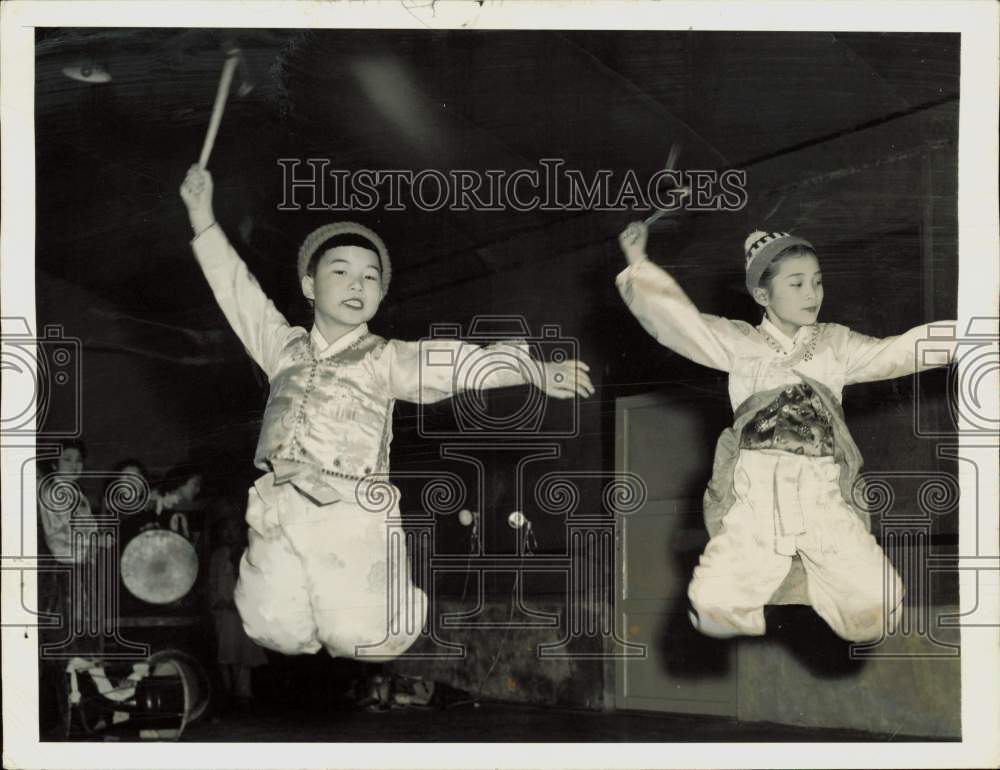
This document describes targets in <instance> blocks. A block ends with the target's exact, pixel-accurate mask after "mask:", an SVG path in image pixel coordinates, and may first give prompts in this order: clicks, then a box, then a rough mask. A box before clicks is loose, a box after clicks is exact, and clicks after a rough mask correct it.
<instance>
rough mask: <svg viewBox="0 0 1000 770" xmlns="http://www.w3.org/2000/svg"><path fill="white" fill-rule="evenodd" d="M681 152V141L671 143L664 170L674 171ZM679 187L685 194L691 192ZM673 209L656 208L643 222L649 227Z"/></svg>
mask: <svg viewBox="0 0 1000 770" xmlns="http://www.w3.org/2000/svg"><path fill="white" fill-rule="evenodd" d="M680 154H681V146H680V144H679V143H677V142H674V143H673V144H672V145H670V152H669V153H668V154H667V165H666V166H664V167H663V170H664V171H673V170H674V169H675V168H676V167H677V159H678V158H679V157H680ZM679 189H680V190H681V192H682V194H685V195H687V194H688V193H689V192H690V191H689V190H687V188H683V187H682V188H679ZM671 211H672V209H656V210H655V211H653V213H652V214H650V215H649V216H648V217H646V218H645V219H644V220H643V224H645V225H646V226H647V227H649V225H651V224H653V222H655V221H656V220H657V219H659V218H660V217H663V216H665V215H667V214H669V213H670V212H671Z"/></svg>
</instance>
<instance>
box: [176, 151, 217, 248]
mask: <svg viewBox="0 0 1000 770" xmlns="http://www.w3.org/2000/svg"><path fill="white" fill-rule="evenodd" d="M181 200H182V201H184V205H185V206H187V210H188V217H189V218H190V219H191V228H192V229H193V230H194V232H195V234H198V233H200V232H201V231H202V230H204V229H206V228H208V227H211V226H212V225H213V224H214V223H215V214H214V213H213V212H212V175H211V174H210V173H208V171H206V170H205V169H203V168H202V167H201V166H199V165H197V164H195V165H193V166H191V168H189V169H188V172H187V176H185V177H184V182H183V184H181Z"/></svg>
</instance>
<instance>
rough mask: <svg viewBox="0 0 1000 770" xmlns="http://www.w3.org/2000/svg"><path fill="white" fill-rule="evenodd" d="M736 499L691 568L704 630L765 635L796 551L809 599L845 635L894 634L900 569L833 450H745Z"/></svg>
mask: <svg viewBox="0 0 1000 770" xmlns="http://www.w3.org/2000/svg"><path fill="white" fill-rule="evenodd" d="M734 474H735V475H734V479H733V482H734V492H735V494H736V502H735V503H734V504H733V506H732V508H730V509H729V512H728V513H727V514H726V516H725V517H724V518H723V520H722V530H721V531H720V532H719V533H718V534H717V535H716V536H715V537H713V538H712V539H711V540H710V541H709V543H708V545H707V546H706V547H705V551H704V553H702V555H701V558H700V560H699V563H698V566H697V567H695V569H694V575H693V578H692V580H691V584H690V585H689V587H688V598H689V599H690V600H691V604H692V606H693V607H694V610H695V612H696V613H697V617H692V622H693V623H694V624H695V626H696V627H697V628H698V630H699V631H701V632H702V633H704V634H707V635H709V636H715V637H719V638H727V637H732V636H739V635H752V636H759V635H762V634H763V633H764V605H765V604H766V603H767V601H768V599H770V597H771V595H772V594H773V593H774V592H775V590H777V588H778V586H780V585H781V583H782V581H783V580H784V579H785V576H786V575H787V574H788V571H789V569H790V568H791V565H792V556H794V555H796V554H797V555H798V556H799V558H800V559H801V560H802V565H803V567H804V568H805V572H806V582H807V591H808V595H809V602H810V603H811V604H812V606H813V609H815V610H816V612H817V613H818V614H819V616H820V617H822V618H823V620H825V621H826V622H827V624H829V626H830V627H831V628H832V629H833V630H834V632H835V633H836V634H837V635H838V636H840V637H841V638H843V639H847V640H848V641H853V642H866V641H874V640H877V639H880V638H881V637H882V635H883V634H884V633H887V632H891V631H892V630H893V629H894V628H895V624H896V622H897V620H898V617H897V616H898V611H899V608H900V605H901V603H902V598H903V584H902V581H901V580H900V578H899V574H898V573H897V572H896V570H895V569H894V568H893V566H892V564H891V563H890V562H889V560H888V559H887V558H886V556H885V554H884V553H883V551H882V549H881V548H880V547H879V545H878V543H876V541H875V538H874V537H872V535H871V533H870V532H868V530H867V529H866V528H865V526H864V524H863V523H862V522H861V520H860V519H859V518H858V516H857V515H856V514H855V513H854V512H853V511H852V510H851V508H850V507H849V506H848V505H847V504H846V503H845V502H844V499H843V497H842V496H841V492H840V485H839V479H840V466H839V465H837V463H836V462H835V461H834V459H833V458H832V457H820V458H816V457H804V456H801V455H793V454H790V453H788V452H781V451H773V450H741V451H740V455H739V458H738V460H737V462H736V467H735V470H734Z"/></svg>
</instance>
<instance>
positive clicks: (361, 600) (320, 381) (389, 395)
mask: <svg viewBox="0 0 1000 770" xmlns="http://www.w3.org/2000/svg"><path fill="white" fill-rule="evenodd" d="M181 197H182V199H183V200H184V203H185V204H186V206H187V208H188V213H189V216H190V220H191V226H192V228H193V230H194V234H195V237H194V240H193V241H192V246H193V248H194V254H195V257H196V258H197V260H198V264H199V265H200V266H201V268H202V271H203V272H204V274H205V278H206V279H207V280H208V283H209V286H210V287H211V288H212V291H213V293H214V294H215V298H216V300H217V301H218V303H219V306H220V307H221V309H222V311H223V313H224V314H225V316H226V319H227V320H228V321H229V324H230V326H232V328H233V331H234V332H236V334H237V336H238V337H239V338H240V340H241V342H242V343H243V345H244V346H245V347H246V349H247V351H248V352H249V354H250V355H251V356H252V357H253V359H254V361H256V363H257V364H258V365H259V366H260V367H261V369H263V371H264V373H265V374H266V375H267V377H268V380H269V382H270V395H269V398H268V402H267V406H266V408H265V411H264V420H263V425H262V427H261V432H260V439H259V442H258V445H257V451H256V453H255V458H254V462H255V464H256V465H257V467H258V468H260V469H261V470H262V471H264V473H265V475H264V476H262V477H261V478H260V479H259V480H258V481H257V482H256V483H255V484H254V486H253V487H252V488H251V489H250V497H249V503H248V507H247V515H246V520H247V524H248V525H249V547H248V549H247V551H246V553H245V554H244V556H243V559H242V561H241V563H240V576H239V581H238V583H237V586H236V590H235V599H236V606H237V609H238V610H239V613H240V616H241V618H242V619H243V624H244V626H245V628H246V631H247V633H248V635H249V636H250V637H251V638H252V639H254V640H255V641H256V642H258V643H259V644H260V645H262V646H264V647H267V648H270V649H272V650H276V651H278V652H283V653H286V654H295V653H312V652H316V651H318V650H319V649H321V648H325V649H326V650H327V652H329V653H330V654H331V655H333V656H341V657H363V658H365V659H391V658H393V657H396V656H398V655H400V654H402V653H403V652H404V651H405V650H406V649H407V648H408V647H409V646H410V645H411V644H412V643H413V641H414V639H415V638H416V637H417V635H418V634H419V633H420V631H421V628H422V626H423V622H424V618H425V616H426V613H427V606H426V596H425V594H424V593H423V591H421V590H420V589H419V588H417V587H415V586H414V585H413V584H412V583H411V582H410V577H409V566H408V562H407V559H406V556H405V554H400V553H399V552H398V551H397V550H392V551H391V553H390V549H389V542H388V531H387V527H386V518H387V516H398V509H397V508H395V507H394V508H393V510H392V511H389V512H388V514H387V513H386V512H380V513H372V512H371V510H370V506H369V507H368V508H366V507H365V505H363V504H362V503H363V500H364V495H365V487H366V484H368V483H369V481H370V480H371V479H376V480H380V481H381V480H384V478H385V476H386V474H387V473H388V471H389V444H390V442H391V440H392V412H393V403H394V401H395V400H396V399H403V400H406V401H414V402H423V403H427V402H432V401H437V400H440V399H445V398H448V397H450V396H452V395H453V394H454V393H455V392H456V390H457V389H461V388H463V387H476V388H480V389H484V388H499V387H505V386H509V385H521V384H531V385H534V386H536V387H539V388H541V389H542V390H544V392H545V393H547V394H548V395H549V396H553V397H555V398H573V397H577V396H586V395H590V394H592V393H593V386H592V385H591V384H590V379H589V377H588V375H587V371H588V367H587V366H586V365H585V364H583V363H581V362H578V361H567V362H563V363H560V364H553V363H542V362H535V361H532V360H531V359H530V358H529V357H528V354H527V347H526V346H525V345H523V344H502V345H496V346H490V347H487V348H480V347H477V346H475V345H470V344H467V343H463V342H460V341H457V340H435V341H434V350H435V353H436V356H435V361H434V364H433V365H428V364H427V362H426V361H423V360H421V355H420V354H421V350H422V347H421V345H420V344H419V343H415V342H400V341H399V340H385V339H383V338H382V337H379V336H377V335H375V334H372V333H370V332H369V331H368V326H367V323H368V321H369V320H370V319H371V318H372V316H374V315H375V313H376V311H377V310H378V308H379V305H380V304H381V303H382V300H383V298H384V297H385V294H386V291H387V290H388V288H389V280H390V270H391V266H390V263H389V256H388V253H387V251H386V248H385V245H384V244H383V242H382V240H381V239H380V238H379V237H378V236H377V235H376V234H375V233H373V232H372V231H371V230H369V229H367V228H365V227H362V226H360V225H356V224H353V223H349V222H341V223H335V224H331V225H326V226H324V227H321V228H319V229H318V230H316V231H314V232H313V233H311V234H310V235H309V236H308V237H307V238H306V240H305V242H304V243H303V244H302V247H301V249H300V250H299V255H298V274H299V279H300V283H301V287H302V293H303V294H304V295H305V297H306V298H307V299H308V300H309V301H310V302H311V303H312V304H313V309H314V322H313V326H312V329H311V330H306V329H304V328H302V327H297V326H292V325H290V324H289V323H288V321H286V320H285V317H284V316H283V315H282V314H281V313H280V312H279V311H278V310H277V308H276V307H275V306H274V304H273V303H272V302H271V301H270V300H269V299H268V298H267V296H266V295H265V294H264V292H263V291H262V290H261V288H260V286H259V285H258V283H257V281H256V280H255V279H254V278H253V276H252V275H251V274H250V273H249V271H248V270H247V267H246V265H245V264H244V263H243V261H242V260H241V259H240V257H239V256H238V255H237V253H236V251H235V250H234V249H233V247H232V246H231V245H230V243H229V241H228V240H227V239H226V236H225V235H224V234H223V232H222V229H221V228H220V227H219V225H218V224H217V223H216V221H215V216H214V214H213V212H212V178H211V176H210V175H209V173H208V172H207V171H205V170H204V169H202V168H201V167H200V166H193V167H192V168H191V169H190V170H189V171H188V174H187V177H186V179H185V180H184V183H183V185H182V186H181ZM439 343H440V344H439ZM441 353H445V354H447V355H445V356H442V355H440V354H441ZM443 358H450V365H441V362H442V360H443ZM459 370H461V371H465V372H469V371H478V372H482V373H485V375H484V376H483V377H479V378H462V379H458V378H456V376H455V373H456V371H459ZM396 497H397V498H398V495H397V496H396ZM394 506H395V503H394ZM390 582H391V583H392V585H393V590H392V591H391V592H390V590H389V589H390ZM390 596H393V597H396V599H398V601H395V600H393V601H390ZM397 627H398V631H397V630H396V629H397ZM390 631H392V633H390Z"/></svg>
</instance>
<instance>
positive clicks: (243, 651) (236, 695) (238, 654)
mask: <svg viewBox="0 0 1000 770" xmlns="http://www.w3.org/2000/svg"><path fill="white" fill-rule="evenodd" d="M218 533H219V534H218V541H217V542H218V544H217V546H216V547H215V548H214V549H213V550H212V557H211V560H210V562H209V569H208V596H209V606H210V608H211V611H212V620H213V621H214V628H215V641H216V659H217V661H218V663H219V673H220V675H221V678H222V684H223V687H224V688H225V690H226V693H227V694H228V696H229V697H230V699H231V702H235V705H237V706H246V705H249V703H250V701H251V700H252V699H253V688H252V686H251V681H250V674H251V671H252V669H254V668H256V667H258V666H263V665H264V664H265V663H267V658H266V657H265V656H264V652H263V650H261V648H260V647H258V646H257V645H256V644H254V643H253V641H251V639H250V637H248V636H247V635H246V632H245V631H244V630H243V623H242V621H241V620H240V616H239V613H238V612H237V611H236V602H235V600H234V599H233V592H234V591H235V589H236V579H237V577H238V575H239V564H240V557H241V555H242V554H243V548H244V545H245V543H244V542H243V533H244V528H243V526H242V525H241V524H240V521H239V520H238V519H237V518H235V517H234V516H231V515H230V516H225V517H223V519H222V520H221V521H220V523H219V528H218Z"/></svg>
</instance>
